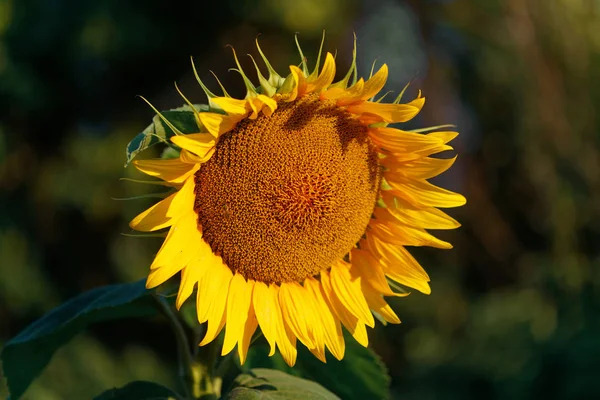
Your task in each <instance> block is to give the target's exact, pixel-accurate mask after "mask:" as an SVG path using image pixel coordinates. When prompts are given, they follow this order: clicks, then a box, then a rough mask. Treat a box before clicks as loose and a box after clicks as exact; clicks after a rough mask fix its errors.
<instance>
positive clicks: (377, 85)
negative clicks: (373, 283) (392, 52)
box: [360, 64, 388, 100]
mask: <svg viewBox="0 0 600 400" xmlns="http://www.w3.org/2000/svg"><path fill="white" fill-rule="evenodd" d="M387 77H388V67H387V64H383V65H382V66H381V68H379V71H377V73H376V74H375V75H373V76H372V77H371V78H370V79H369V80H368V81H366V82H365V87H364V89H363V93H362V96H361V97H360V100H367V99H369V98H371V97H373V96H375V95H376V94H377V93H379V92H380V91H381V89H383V86H384V85H385V82H386V81H387Z"/></svg>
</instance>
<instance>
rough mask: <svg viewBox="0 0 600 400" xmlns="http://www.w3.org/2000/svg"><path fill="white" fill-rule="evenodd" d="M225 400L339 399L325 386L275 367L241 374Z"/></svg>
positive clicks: (224, 397) (225, 396)
mask: <svg viewBox="0 0 600 400" xmlns="http://www.w3.org/2000/svg"><path fill="white" fill-rule="evenodd" d="M223 399H224V400H339V397H337V396H336V395H334V394H333V393H331V392H330V391H328V390H327V389H325V388H324V387H323V386H321V385H319V384H317V383H315V382H311V381H308V380H306V379H302V378H298V377H295V376H292V375H288V374H286V373H285V372H281V371H277V370H274V369H264V368H256V369H252V370H249V371H248V372H247V373H244V374H241V375H239V376H238V377H237V378H235V380H234V382H233V388H232V390H231V391H230V392H229V393H227V394H225V395H224V396H223Z"/></svg>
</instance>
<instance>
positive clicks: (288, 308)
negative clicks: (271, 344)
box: [279, 282, 315, 349]
mask: <svg viewBox="0 0 600 400" xmlns="http://www.w3.org/2000/svg"><path fill="white" fill-rule="evenodd" d="M306 296H307V294H306V292H305V289H304V288H303V287H302V286H300V285H299V284H298V283H297V282H283V283H282V284H281V287H280V289H279V303H280V304H281V312H282V315H283V320H284V322H285V323H286V324H287V326H288V327H289V328H290V329H291V331H292V333H293V334H294V335H296V336H297V337H298V339H300V341H301V342H302V343H303V344H304V345H305V346H306V347H308V348H309V349H310V348H313V347H315V343H314V342H313V339H312V335H310V334H309V333H308V332H309V329H308V326H309V321H308V320H307V318H306V316H307V314H308V313H311V312H312V310H310V304H309V303H308V302H307V300H306ZM311 322H312V321H311Z"/></svg>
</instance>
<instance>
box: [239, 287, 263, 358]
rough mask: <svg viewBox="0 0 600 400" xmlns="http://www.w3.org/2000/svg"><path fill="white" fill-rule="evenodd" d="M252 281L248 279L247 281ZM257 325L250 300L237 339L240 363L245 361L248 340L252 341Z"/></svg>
mask: <svg viewBox="0 0 600 400" xmlns="http://www.w3.org/2000/svg"><path fill="white" fill-rule="evenodd" d="M250 282H252V284H254V281H248V283H250ZM257 327H258V320H257V319H256V313H255V312H254V306H253V305H252V302H250V308H249V309H248V318H247V319H246V324H245V325H244V327H243V330H241V331H240V333H239V335H240V338H241V339H240V340H239V341H238V355H239V357H240V364H242V365H243V364H244V362H245V361H246V356H247V355H248V347H250V342H251V341H252V335H254V332H255V331H256V328H257Z"/></svg>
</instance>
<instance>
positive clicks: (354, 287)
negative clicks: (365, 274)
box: [330, 262, 375, 327]
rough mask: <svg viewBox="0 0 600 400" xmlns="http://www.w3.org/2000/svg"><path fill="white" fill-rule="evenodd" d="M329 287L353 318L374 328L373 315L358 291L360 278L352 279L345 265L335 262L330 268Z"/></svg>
mask: <svg viewBox="0 0 600 400" xmlns="http://www.w3.org/2000/svg"><path fill="white" fill-rule="evenodd" d="M330 276H331V285H332V287H333V289H334V291H335V294H336V296H337V298H338V299H340V302H341V303H342V304H343V305H344V306H345V307H346V308H347V309H348V311H350V312H351V313H352V314H354V316H356V317H357V318H358V319H360V320H361V321H362V322H364V323H365V324H367V325H369V326H371V327H372V326H374V325H375V321H374V320H373V315H372V314H371V312H370V311H369V306H368V305H367V302H366V300H365V297H364V296H363V294H362V291H361V290H360V278H356V279H352V277H351V276H350V270H349V269H348V267H347V266H346V264H345V263H342V262H337V263H334V264H333V266H332V267H331V273H330Z"/></svg>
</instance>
